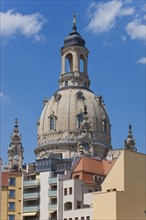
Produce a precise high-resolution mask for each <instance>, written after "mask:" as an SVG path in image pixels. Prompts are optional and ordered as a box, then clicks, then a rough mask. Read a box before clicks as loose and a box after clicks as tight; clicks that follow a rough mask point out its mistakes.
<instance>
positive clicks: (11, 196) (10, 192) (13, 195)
mask: <svg viewBox="0 0 146 220" xmlns="http://www.w3.org/2000/svg"><path fill="white" fill-rule="evenodd" d="M9 198H15V190H12V189H11V190H9Z"/></svg>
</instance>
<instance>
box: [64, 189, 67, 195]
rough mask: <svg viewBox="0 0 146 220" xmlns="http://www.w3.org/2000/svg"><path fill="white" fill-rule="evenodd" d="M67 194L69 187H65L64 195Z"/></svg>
mask: <svg viewBox="0 0 146 220" xmlns="http://www.w3.org/2000/svg"><path fill="white" fill-rule="evenodd" d="M66 195H67V188H65V189H64V196H66Z"/></svg>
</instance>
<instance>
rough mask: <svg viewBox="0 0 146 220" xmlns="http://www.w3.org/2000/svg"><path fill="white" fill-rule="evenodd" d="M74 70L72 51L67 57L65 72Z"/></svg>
mask: <svg viewBox="0 0 146 220" xmlns="http://www.w3.org/2000/svg"><path fill="white" fill-rule="evenodd" d="M72 71H73V56H72V54H71V53H69V54H67V56H66V57H65V72H66V73H69V72H72Z"/></svg>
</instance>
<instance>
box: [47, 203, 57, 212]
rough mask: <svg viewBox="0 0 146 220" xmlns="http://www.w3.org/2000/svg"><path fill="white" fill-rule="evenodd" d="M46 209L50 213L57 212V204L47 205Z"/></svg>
mask: <svg viewBox="0 0 146 220" xmlns="http://www.w3.org/2000/svg"><path fill="white" fill-rule="evenodd" d="M48 209H49V210H52V211H57V203H56V204H50V203H49V204H48Z"/></svg>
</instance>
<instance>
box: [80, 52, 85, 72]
mask: <svg viewBox="0 0 146 220" xmlns="http://www.w3.org/2000/svg"><path fill="white" fill-rule="evenodd" d="M80 72H81V73H83V72H85V59H84V56H83V55H81V56H80Z"/></svg>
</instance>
